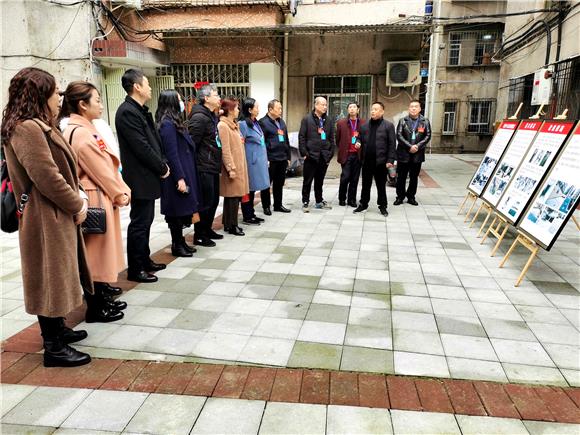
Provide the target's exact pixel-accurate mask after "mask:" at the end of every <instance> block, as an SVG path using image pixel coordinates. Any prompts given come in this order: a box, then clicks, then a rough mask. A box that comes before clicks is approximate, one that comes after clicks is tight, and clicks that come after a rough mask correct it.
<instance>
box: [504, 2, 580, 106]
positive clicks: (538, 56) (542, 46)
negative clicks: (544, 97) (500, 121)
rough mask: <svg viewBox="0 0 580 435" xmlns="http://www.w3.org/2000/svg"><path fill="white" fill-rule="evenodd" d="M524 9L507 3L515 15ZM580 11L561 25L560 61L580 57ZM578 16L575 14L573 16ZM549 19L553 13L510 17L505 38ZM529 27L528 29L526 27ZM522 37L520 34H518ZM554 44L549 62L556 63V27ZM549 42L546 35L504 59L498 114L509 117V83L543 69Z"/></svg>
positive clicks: (541, 4)
mask: <svg viewBox="0 0 580 435" xmlns="http://www.w3.org/2000/svg"><path fill="white" fill-rule="evenodd" d="M528 3H531V5H530V6H529V8H530V9H532V8H541V7H543V2H542V1H539V0H537V1H535V2H528ZM519 7H521V2H520V1H514V0H509V1H508V2H507V11H508V12H513V11H515V10H518V8H519ZM578 12H580V9H579V8H576V9H575V10H573V11H572V12H571V14H570V15H569V16H568V18H567V19H566V20H565V21H564V23H563V25H562V44H561V49H560V60H564V59H568V58H570V57H575V56H578V55H580V14H579V13H578ZM574 14H576V15H574ZM546 16H549V17H551V16H553V14H545V13H543V14H534V15H532V16H519V17H508V18H507V20H506V35H507V36H509V35H511V34H512V33H514V31H515V30H516V29H518V28H520V27H522V26H524V25H525V24H527V23H530V22H531V21H533V20H539V19H542V18H545V17H546ZM526 28H527V27H526ZM518 34H519V33H518ZM551 39H552V44H551V50H550V51H551V53H550V62H555V61H556V48H557V28H554V29H553V30H552V35H551ZM546 43H547V39H546V37H545V35H543V36H542V37H541V38H539V39H536V40H534V41H533V42H532V43H531V44H529V45H528V46H526V47H524V48H522V49H521V50H519V51H518V52H517V53H514V54H512V55H510V56H507V57H505V58H504V59H503V60H502V67H501V73H500V78H499V80H500V89H499V92H498V109H499V110H498V112H499V114H500V115H501V116H504V115H505V114H506V112H505V111H506V109H507V104H508V93H509V80H510V79H511V78H516V77H521V76H524V75H527V74H530V73H533V72H535V71H536V70H538V69H539V68H542V67H543V66H544V63H545V58H546Z"/></svg>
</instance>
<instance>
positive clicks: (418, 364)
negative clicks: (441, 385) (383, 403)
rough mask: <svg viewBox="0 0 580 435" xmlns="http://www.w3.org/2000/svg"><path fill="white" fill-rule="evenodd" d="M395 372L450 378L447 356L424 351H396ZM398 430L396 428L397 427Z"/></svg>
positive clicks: (398, 373)
mask: <svg viewBox="0 0 580 435" xmlns="http://www.w3.org/2000/svg"><path fill="white" fill-rule="evenodd" d="M394 356H395V374H397V375H413V376H433V377H439V378H449V377H450V375H449V368H448V367H447V361H446V360H445V357H443V356H438V355H426V354H422V353H411V352H399V351H396V350H395V352H394ZM395 430H396V429H395Z"/></svg>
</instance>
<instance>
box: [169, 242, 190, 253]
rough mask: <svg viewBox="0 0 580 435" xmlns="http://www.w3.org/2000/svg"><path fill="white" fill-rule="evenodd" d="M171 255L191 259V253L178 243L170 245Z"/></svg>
mask: <svg viewBox="0 0 580 435" xmlns="http://www.w3.org/2000/svg"><path fill="white" fill-rule="evenodd" d="M171 255H173V256H174V257H193V252H189V251H188V250H187V249H185V247H184V246H183V245H182V244H181V243H180V242H177V243H172V244H171Z"/></svg>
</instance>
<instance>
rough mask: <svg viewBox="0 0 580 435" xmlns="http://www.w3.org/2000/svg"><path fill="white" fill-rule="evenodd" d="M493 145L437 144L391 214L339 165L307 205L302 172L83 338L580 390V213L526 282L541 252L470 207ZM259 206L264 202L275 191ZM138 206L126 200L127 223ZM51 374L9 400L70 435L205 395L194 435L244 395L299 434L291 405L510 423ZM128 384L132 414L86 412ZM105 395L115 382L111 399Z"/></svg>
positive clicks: (138, 290)
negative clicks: (344, 191) (461, 211)
mask: <svg viewBox="0 0 580 435" xmlns="http://www.w3.org/2000/svg"><path fill="white" fill-rule="evenodd" d="M479 158H480V156H478V155H461V156H444V155H434V156H428V162H427V164H426V165H425V167H424V169H425V170H426V174H423V176H422V177H421V181H420V185H419V192H418V195H417V199H418V201H419V202H420V206H419V207H413V206H410V205H408V204H405V205H402V206H399V207H394V206H392V205H390V206H389V213H390V214H389V216H388V217H387V218H383V217H382V216H381V215H380V214H379V213H378V210H377V207H376V205H374V201H375V196H374V193H375V192H373V197H372V200H371V204H373V205H372V206H371V207H370V208H369V210H368V211H367V212H366V213H365V214H362V215H353V213H352V208H345V207H339V206H338V199H337V192H338V179H337V178H335V177H334V178H328V179H327V180H326V184H325V199H326V200H327V201H328V202H330V203H331V204H332V205H333V209H332V210H314V209H312V211H311V212H310V213H308V214H304V213H302V211H301V210H300V202H301V201H300V186H301V179H298V178H297V179H289V180H288V182H287V187H286V189H285V204H286V205H287V206H289V207H290V208H292V210H293V211H292V213H290V214H281V213H274V215H273V216H271V217H268V218H267V220H266V223H264V224H262V225H261V226H257V227H256V226H252V227H245V231H246V236H245V237H234V236H229V235H226V236H225V239H224V240H223V241H218V245H217V247H215V248H198V252H197V253H196V254H195V255H194V257H193V258H189V259H187V258H179V259H175V260H174V261H172V262H171V263H170V264H169V265H168V267H167V269H166V270H164V271H162V272H159V273H158V274H157V276H158V277H159V282H157V283H155V284H140V285H137V286H136V287H134V288H132V289H131V290H130V291H129V292H127V293H126V294H125V295H124V296H123V300H126V301H127V303H128V304H129V307H128V308H127V310H126V311H125V313H126V314H125V318H124V319H123V320H121V321H119V322H115V323H110V324H85V323H81V324H80V325H79V328H81V329H86V330H88V332H89V337H88V338H87V339H86V340H84V341H83V342H81V343H79V346H77V348H79V349H81V350H83V351H86V352H89V353H90V354H91V355H92V356H93V357H97V358H103V359H109V360H150V361H167V362H195V363H211V364H226V365H229V364H237V365H259V366H268V367H280V368H297V369H300V368H305V369H323V370H340V371H344V372H360V373H377V374H394V375H411V376H417V377H431V378H438V379H442V378H452V379H465V380H474V381H493V382H504V383H507V382H509V383H523V384H541V385H552V386H559V387H578V386H580V331H579V330H580V311H579V310H580V293H579V291H580V269H579V268H578V266H579V262H580V261H579V260H580V245H579V240H580V233H579V232H578V231H577V229H576V228H575V226H574V225H573V224H572V223H570V224H569V225H568V226H567V228H566V229H565V230H564V232H563V233H562V234H561V236H560V239H559V240H558V242H557V243H556V245H555V246H554V248H553V249H552V251H551V252H542V253H541V254H540V256H539V259H537V260H536V262H535V263H534V264H533V266H532V268H531V269H530V270H529V272H528V274H527V277H526V279H525V280H524V281H523V282H522V284H521V285H520V286H519V287H514V282H515V279H516V277H517V276H518V275H519V273H520V271H521V269H522V267H523V264H524V262H525V260H526V259H527V256H526V251H523V250H521V251H520V250H518V251H516V253H515V254H514V255H512V257H511V258H510V260H509V261H508V263H507V264H506V266H505V267H504V268H502V269H499V268H498V264H499V262H500V260H501V258H502V253H503V252H505V251H506V250H507V248H508V247H509V244H510V243H511V240H512V238H509V239H507V240H506V241H504V243H503V245H502V248H501V250H500V252H498V254H497V255H496V256H495V257H490V255H489V253H490V251H491V247H492V245H493V243H494V242H495V241H494V240H488V241H486V242H485V243H484V244H483V245H480V240H481V239H480V238H477V237H476V234H477V230H478V229H479V225H480V224H481V221H479V222H478V223H476V225H475V226H474V227H473V228H469V227H468V225H467V224H466V223H464V216H463V215H460V216H458V215H457V210H458V204H459V203H460V201H461V200H462V199H463V197H464V195H465V186H466V184H467V182H468V180H469V178H470V176H471V175H472V173H473V171H474V170H475V166H474V164H475V163H477V162H478V161H479ZM334 173H336V171H334ZM331 177H332V172H331ZM387 193H388V196H389V202H390V204H392V201H393V200H394V189H392V188H388V190H387ZM257 211H258V212H261V207H260V206H259V205H258V206H257ZM127 216H128V215H127V213H126V211H125V214H124V215H123V224H124V227H125V226H126V225H127V223H128V219H127ZM152 231H153V239H152V250H153V251H156V250H165V253H162V254H161V255H164V256H167V254H168V252H169V250H168V248H167V245H168V243H169V233H168V230H167V227H166V224H165V223H164V221H163V219H162V217H161V216H160V215H157V218H156V222H155V224H154V227H153V230H152ZM1 240H2V252H3V258H2V272H1V276H2V300H1V302H2V307H1V308H2V311H1V313H2V317H1V325H2V339H3V340H4V339H7V338H9V337H11V336H13V335H15V334H17V333H19V332H20V331H22V330H24V329H25V328H27V327H29V326H30V325H32V324H33V323H34V322H35V320H36V319H35V318H34V317H33V316H30V315H27V314H26V313H25V312H24V309H23V301H22V289H21V282H20V270H19V267H20V265H19V258H18V248H17V240H16V238H15V236H13V235H8V236H7V235H5V234H3V235H2V238H1ZM359 382H360V381H359ZM14 383H16V382H14ZM35 385H45V384H42V383H38V384H35ZM34 388H35V387H32V386H21V385H19V386H11V385H3V391H4V392H5V393H6V394H7V397H9V398H11V399H10V400H12V401H13V402H14V403H13V406H16V407H15V408H14V409H13V410H12V411H10V412H9V413H8V409H7V408H6V407H4V408H3V411H2V413H3V415H4V413H5V412H7V414H6V415H5V417H4V418H3V421H4V423H6V424H16V425H25V424H30V425H35V426H46V427H47V428H57V427H61V429H59V432H58V433H73V432H67V431H68V430H69V429H70V428H76V429H79V430H80V432H75V433H87V432H86V431H83V430H81V429H83V428H84V429H87V430H88V429H91V430H98V429H100V430H109V431H112V432H121V431H122V430H125V431H127V432H134V433H144V432H145V429H143V428H144V427H146V425H147V424H149V423H147V422H148V421H149V420H148V418H150V417H149V416H148V415H149V414H150V412H151V411H150V410H153V409H158V408H159V409H164V408H163V407H164V406H166V407H167V409H171V412H174V413H176V415H177V414H179V412H181V411H180V409H181V408H180V407H188V408H191V409H195V410H197V411H196V413H195V415H193V414H194V413H187V415H185V414H183V415H182V414H179V415H180V417H176V418H184V419H186V420H187V421H188V422H189V423H191V424H189V423H187V424H189V426H188V427H189V429H191V427H193V429H194V430H193V433H201V432H205V433H207V432H213V433H216V432H220V431H221V432H224V431H229V430H228V428H227V427H225V426H219V425H220V424H226V423H225V422H219V421H216V420H219V419H216V418H215V417H212V415H213V416H215V415H218V414H219V413H220V412H222V411H220V410H223V409H230V408H231V412H233V413H234V414H235V413H239V414H240V415H245V416H247V417H244V419H243V420H242V421H238V423H239V424H243V425H247V426H240V427H239V431H240V432H249V433H257V432H258V430H259V431H260V432H263V433H272V432H275V431H276V430H275V429H276V428H277V430H282V431H284V428H286V427H288V432H292V431H293V429H292V430H290V427H294V426H292V425H290V426H285V424H286V423H287V422H286V420H288V419H293V420H296V421H301V422H303V424H304V426H297V427H296V431H297V432H305V433H318V432H322V433H324V431H326V432H327V433H337V432H340V430H343V431H345V432H352V431H355V432H356V431H357V430H358V431H359V432H366V431H371V432H372V431H374V432H378V433H389V432H392V431H393V430H394V432H395V433H418V432H420V431H421V430H422V429H420V425H422V424H424V425H426V426H425V427H426V428H431V431H429V430H428V429H427V430H426V432H424V433H435V432H437V433H439V432H444V433H459V430H461V431H462V432H463V433H478V432H480V430H479V429H478V428H484V427H487V428H489V427H493V426H486V425H488V424H492V423H491V421H492V420H493V421H494V422H495V421H496V420H497V419H493V418H492V417H473V416H471V417H468V416H465V415H464V416H461V415H455V416H454V415H453V412H451V413H448V414H445V413H438V414H434V415H431V413H429V412H423V413H417V412H414V411H404V410H391V411H390V413H389V411H386V410H380V411H379V410H377V409H371V408H365V407H363V406H360V407H358V408H355V409H350V408H349V407H342V408H344V409H342V408H341V407H340V406H335V405H332V404H329V405H317V404H304V403H302V404H293V405H290V404H288V403H284V402H280V403H273V402H266V401H240V400H232V399H224V398H214V397H212V398H208V399H206V398H204V397H181V398H178V399H175V401H174V402H172V401H171V399H169V398H168V396H163V395H157V394H150V395H148V394H146V393H136V392H134V393H129V392H104V391H99V390H95V391H92V390H90V389H55V388H48V387H42V386H41V387H37V388H36V389H34ZM113 393H115V394H118V396H115V397H119V400H120V401H121V402H124V403H125V402H126V403H127V409H126V410H124V411H122V412H124V413H125V414H123V415H124V416H125V417H123V418H125V419H126V421H125V424H123V425H121V424H120V423H119V424H118V425H115V424H113V423H111V424H112V425H111V427H105V426H103V427H84V426H82V425H79V423H78V422H79V421H81V420H83V416H88V415H90V413H91V411H90V410H91V409H92V408H91V407H92V406H95V405H94V403H97V402H99V401H100V400H104V399H105V397H106V394H113ZM123 394H124V395H125V396H122V395H123ZM59 395H60V396H59ZM99 395H104V396H103V397H102V399H99V398H98V397H99ZM208 395H211V394H208ZM61 396H62V397H64V398H65V399H66V400H65V399H63V400H64V402H63V403H64V404H63V405H62V407H61V411H62V412H61V413H60V414H58V415H59V416H60V417H62V418H56V417H55V418H54V419H52V420H51V419H48V420H46V421H44V420H42V419H41V420H39V421H27V419H26V415H29V414H26V409H28V408H30V407H34V406H36V405H35V404H37V403H40V402H42V401H43V400H54V399H47V398H51V397H55V398H56V397H61ZM121 396H122V399H121ZM107 400H108V399H107ZM111 400H112V399H111ZM93 402H94V403H93ZM11 403H12V402H11ZM18 403H19V404H18ZM169 403H175V404H176V405H175V406H173V405H171V406H170V405H169ZM240 403H241V404H240ZM16 404H18V405H16ZM129 404H131V405H129ZM577 405H578V404H577ZM67 406H68V408H67ZM284 406H287V407H289V408H287V409H286V408H284ZM27 407H28V408H27ZM131 407H132V408H131ZM224 407H225V408H224ZM228 407H230V408H228ZM65 408H66V410H69V409H70V412H68V411H67V412H65ZM129 408H130V409H129ZM242 408H244V409H242ZM424 408H425V407H424ZM148 410H149V411H148ZM118 412H121V410H118ZM381 412H382V413H381ZM456 413H458V412H457V410H456ZM65 414H66V415H65ZM303 414H304V415H308V418H306V417H303ZM415 414H419V415H415ZM458 414H459V413H458ZM51 415H52V414H51ZM198 415H199V418H198ZM253 415H255V416H256V417H255V418H254V417H252V416H253ZM258 415H259V416H260V417H259V418H258V417H257V416H258ZM489 415H492V414H491V413H490V414H489ZM520 415H521V413H520ZM127 416H128V417H127ZM351 417H352V418H351ZM123 418H121V420H123ZM482 418H483V420H482ZM485 418H488V419H490V420H485ZM121 420H119V421H121ZM190 420H191V421H190ZM226 420H227V419H226ZM521 420H525V418H524V417H523V416H522V418H521ZM123 421H124V420H123ZM129 421H130V423H129ZM371 421H372V422H373V424H376V425H375V426H372V427H370V426H369V427H368V428H367V426H364V425H363V426H356V424H358V423H356V424H355V423H353V424H355V426H352V428H351V429H350V430H348V429H345V428H348V427H350V426H348V424H347V423H348V422H359V423H360V424H363V422H366V423H364V424H367V423H369V422H371ZM194 422H195V426H193V424H194ZM409 422H411V423H409ZM422 422H423V423H422ZM503 423H505V424H507V426H501V427H502V428H503V429H502V431H505V433H520V432H521V433H527V431H530V432H531V433H541V432H542V431H543V430H546V431H547V433H548V432H550V430H549V427H550V426H545V427H544V426H542V428H541V430H540V426H537V425H541V423H540V422H525V421H524V422H522V421H520V419H517V418H516V419H515V420H513V421H508V422H507V423H506V422H505V421H500V422H499V423H497V424H500V425H501V424H503ZM127 424H128V426H126V425H127ZM293 424H294V423H293ZM301 424H302V423H301ZM310 424H312V425H313V426H308V425H310ZM349 424H350V423H349ZM369 424H370V423H369ZM407 424H411V426H406V425H407ZM493 424H495V423H493ZM543 424H548V423H543ZM216 425H217V426H216ZM413 425H415V426H413ZM417 425H419V426H417ZM534 425H536V426H534ZM186 426H187V425H186ZM184 427H185V426H184ZM498 427H500V426H498ZM554 427H556V426H554ZM558 427H560V426H558ZM64 428H69V429H66V430H65V429H64ZM246 428H247V430H246ZM280 428H282V429H280ZM357 428H358V429H357ZM363 428H367V429H368V430H367V429H364V430H363ZM410 428H414V429H410ZM508 428H511V429H510V430H508ZM547 428H548V429H547ZM335 429H336V430H335ZM339 429H340V430H339ZM568 429H570V430H572V431H576V432H575V433H577V430H578V427H567V426H566V428H564V429H563V426H562V427H560V429H558V431H563V430H568ZM13 430H16V429H13ZM47 430H49V429H47ZM498 431H499V429H498ZM164 432H169V433H173V432H172V430H171V429H166V430H164V431H161V432H153V433H164ZM7 433H9V432H7ZM184 433H187V431H186V432H184Z"/></svg>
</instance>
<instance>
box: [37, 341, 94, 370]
mask: <svg viewBox="0 0 580 435" xmlns="http://www.w3.org/2000/svg"><path fill="white" fill-rule="evenodd" d="M90 362H91V356H90V355H89V354H87V353H83V352H79V351H78V350H76V349H73V348H72V347H70V346H69V345H68V344H65V343H63V342H62V341H61V340H58V339H56V340H45V341H44V367H77V366H82V365H85V364H88V363H90Z"/></svg>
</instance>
